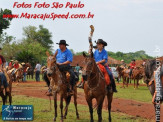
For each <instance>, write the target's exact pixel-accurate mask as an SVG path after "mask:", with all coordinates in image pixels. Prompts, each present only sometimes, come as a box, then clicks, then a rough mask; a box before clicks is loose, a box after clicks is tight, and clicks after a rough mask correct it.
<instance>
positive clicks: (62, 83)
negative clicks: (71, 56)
mask: <svg viewBox="0 0 163 122" xmlns="http://www.w3.org/2000/svg"><path fill="white" fill-rule="evenodd" d="M47 56H48V58H47V74H48V76H49V77H50V79H51V81H50V82H51V86H53V93H54V108H55V116H54V121H56V118H57V94H60V109H61V121H63V119H66V116H67V112H68V105H69V103H70V101H71V96H70V95H69V94H68V89H69V82H68V81H67V77H66V73H65V72H60V70H59V68H58V66H57V63H56V59H55V56H50V55H49V53H47ZM73 90H74V105H75V109H76V116H77V118H79V114H78V109H77V88H76V87H74V89H73ZM63 99H64V100H65V102H66V106H65V114H64V115H63Z"/></svg>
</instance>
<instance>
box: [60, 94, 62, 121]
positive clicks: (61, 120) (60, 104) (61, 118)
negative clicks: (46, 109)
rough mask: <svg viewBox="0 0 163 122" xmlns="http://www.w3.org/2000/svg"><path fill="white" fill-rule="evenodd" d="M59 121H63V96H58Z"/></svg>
mask: <svg viewBox="0 0 163 122" xmlns="http://www.w3.org/2000/svg"><path fill="white" fill-rule="evenodd" d="M60 97H61V99H60V109H61V122H63V96H62V95H61V96H60Z"/></svg>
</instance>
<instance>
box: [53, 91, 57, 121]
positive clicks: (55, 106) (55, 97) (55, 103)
mask: <svg viewBox="0 0 163 122" xmlns="http://www.w3.org/2000/svg"><path fill="white" fill-rule="evenodd" d="M54 114H55V117H54V119H53V120H54V121H56V118H57V93H56V92H55V93H54Z"/></svg>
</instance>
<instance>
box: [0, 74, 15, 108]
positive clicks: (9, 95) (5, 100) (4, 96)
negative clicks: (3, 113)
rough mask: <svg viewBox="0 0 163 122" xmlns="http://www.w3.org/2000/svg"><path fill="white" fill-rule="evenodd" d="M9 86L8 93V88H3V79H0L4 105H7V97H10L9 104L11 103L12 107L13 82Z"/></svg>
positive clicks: (0, 94) (0, 90)
mask: <svg viewBox="0 0 163 122" xmlns="http://www.w3.org/2000/svg"><path fill="white" fill-rule="evenodd" d="M9 79H10V78H9ZM8 85H9V91H8V92H7V91H6V88H2V87H1V77H0V96H1V98H2V101H3V105H5V103H6V102H7V96H8V97H9V103H10V105H11V103H12V95H11V90H12V83H11V80H10V81H9V84H8ZM4 93H5V94H4Z"/></svg>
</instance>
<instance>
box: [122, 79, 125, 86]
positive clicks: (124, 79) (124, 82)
mask: <svg viewBox="0 0 163 122" xmlns="http://www.w3.org/2000/svg"><path fill="white" fill-rule="evenodd" d="M124 84H125V77H123V86H122V87H123V88H124Z"/></svg>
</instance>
